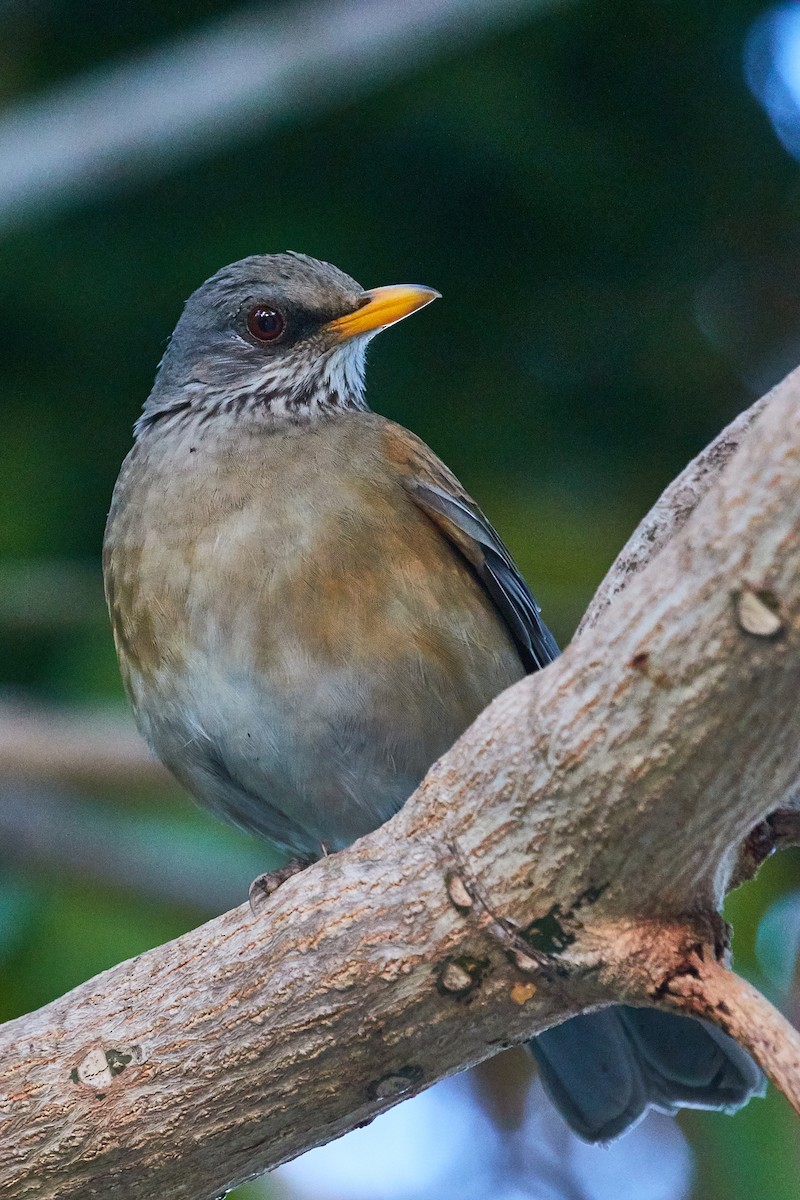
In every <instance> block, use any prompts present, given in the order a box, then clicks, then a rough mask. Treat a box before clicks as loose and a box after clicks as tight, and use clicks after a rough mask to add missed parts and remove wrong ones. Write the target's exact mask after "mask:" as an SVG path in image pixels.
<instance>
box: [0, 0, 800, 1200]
mask: <svg viewBox="0 0 800 1200" xmlns="http://www.w3.org/2000/svg"><path fill="white" fill-rule="evenodd" d="M798 157H800V4H794V3H793V4H788V5H782V6H777V7H776V6H770V5H765V4H764V3H763V2H758V0H618V2H617V3H615V4H595V3H590V2H588V0H303V2H301V0H295V2H294V3H291V4H289V3H280V4H278V3H271V4H270V3H262V4H259V5H253V6H251V7H247V8H242V7H239V5H238V4H231V3H228V2H227V0H195V2H194V3H193V4H192V5H186V4H184V3H182V2H181V0H137V2H136V3H131V4H127V5H113V6H112V5H107V4H98V3H93V2H91V0H30V2H28V3H20V2H19V0H0V327H1V328H2V354H1V355H0V376H2V384H1V385H0V387H1V391H0V396H1V398H0V1018H2V1019H7V1018H11V1017H14V1016H17V1015H19V1014H21V1013H23V1012H26V1011H28V1010H30V1009H32V1008H34V1007H37V1006H39V1005H41V1004H44V1003H46V1002H47V1001H49V1000H51V999H52V998H54V997H55V996H58V995H60V994H61V993H63V992H64V991H65V990H67V989H68V988H70V987H72V986H74V985H75V984H77V983H79V982H81V981H82V980H84V979H86V978H88V977H89V976H91V975H92V974H94V973H96V972H97V971H100V970H102V969H103V968H105V967H107V966H110V965H111V964H113V963H116V962H118V961H120V960H121V959H123V958H126V957H128V956H130V955H133V954H137V953H139V952H140V951H143V950H146V949H148V948H149V947H151V946H153V945H155V944H157V943H160V942H162V941H164V940H166V939H168V938H172V937H175V936H177V935H179V934H180V933H182V932H183V931H184V930H186V929H188V928H190V927H192V926H194V925H196V924H198V923H199V922H200V921H202V920H204V919H206V918H208V917H210V916H213V915H215V914H216V913H218V912H220V911H222V910H223V909H225V908H226V907H228V906H231V905H233V904H236V903H239V902H241V900H242V898H243V896H244V895H245V893H246V888H247V885H248V883H249V881H250V879H251V878H252V877H253V876H254V875H255V874H257V873H258V872H259V871H261V870H263V869H265V868H266V867H268V866H270V865H272V863H273V861H274V860H273V859H272V858H271V857H270V854H269V852H268V851H267V850H265V848H264V847H263V846H260V845H257V844H255V843H254V842H253V841H252V840H249V839H247V838H246V837H244V836H241V835H239V834H237V833H236V832H235V831H231V830H228V829H225V828H223V827H222V826H220V825H218V824H217V823H216V822H215V821H214V820H212V818H210V817H206V816H205V815H203V814H202V813H200V812H199V811H197V810H196V809H195V808H194V807H193V806H192V804H191V803H190V802H189V801H188V800H187V798H186V797H185V796H184V795H183V794H182V793H181V792H180V790H179V789H178V788H177V786H175V785H172V784H170V783H169V781H168V780H167V779H166V777H165V775H164V774H163V773H162V772H161V770H160V768H158V767H157V766H156V764H154V763H151V762H150V761H149V760H148V758H147V755H146V753H145V751H144V749H143V747H142V745H141V743H140V742H139V741H138V738H137V735H136V734H135V731H134V730H133V726H132V721H131V719H130V717H129V715H128V712H127V709H126V706H125V702H124V699H123V696H122V690H121V685H120V682H119V678H118V673H117V666H116V662H115V658H114V652H113V647H112V642H111V636H110V633H109V630H108V627H107V622H106V615H105V611H104V606H103V599H102V587H101V577H100V561H99V556H100V544H101V539H102V533H103V524H104V520H105V515H106V512H107V509H108V502H109V497H110V494H111V489H112V487H113V483H114V480H115V477H116V474H117V471H118V468H119V464H120V462H121V460H122V458H123V456H124V455H125V453H126V452H127V449H128V447H129V444H130V441H131V425H132V422H133V420H134V418H135V417H136V415H137V411H138V409H139V406H140V405H141V403H142V402H143V400H144V399H145V397H146V395H147V393H148V390H149V387H150V383H151V380H152V377H153V373H154V370H155V367H156V364H157V362H158V360H159V358H160V356H161V354H162V352H163V349H164V345H165V340H166V338H167V336H168V335H169V333H170V331H171V329H172V327H173V325H174V323H175V320H176V319H177V316H178V314H179V312H180V308H181V304H182V302H183V300H184V298H185V297H186V296H187V295H188V293H189V292H190V291H192V290H193V289H194V288H195V287H196V286H197V285H198V284H199V283H200V282H202V280H203V279H205V278H206V276H208V275H209V274H211V273H212V272H213V271H214V270H216V269H217V268H218V267H219V266H221V265H222V264H223V263H226V262H229V261H231V260H233V259H236V258H239V257H241V256H243V255H246V254H251V253H260V252H268V251H275V250H284V249H296V250H302V251H306V252H308V253H310V254H313V255H316V256H318V257H322V258H326V259H329V260H331V261H332V262H334V263H336V264H337V265H339V266H341V267H342V268H343V269H344V270H346V271H347V272H349V273H351V274H353V275H354V276H355V277H356V278H357V279H359V280H360V281H361V282H362V283H363V284H364V285H366V286H374V285H377V284H385V283H394V282H404V281H409V280H411V281H417V282H423V283H427V284H431V285H434V286H436V287H437V288H439V289H440V290H441V291H442V293H443V294H444V300H443V302H442V303H440V304H437V305H436V306H435V307H434V308H433V309H431V310H430V311H429V312H426V313H425V315H424V317H422V318H421V319H419V320H417V321H412V322H409V323H408V324H404V325H403V327H402V329H401V330H398V331H395V332H393V333H392V334H391V335H390V336H389V337H387V338H386V339H381V340H380V342H379V343H378V344H376V345H375V346H374V348H373V352H372V362H371V368H370V376H369V397H370V400H371V403H372V405H373V406H374V407H375V408H377V409H379V410H380V411H381V412H383V413H385V414H386V415H388V416H390V417H393V418H395V419H397V420H399V421H401V422H403V423H404V424H407V425H409V426H410V427H411V428H412V429H414V430H415V431H416V432H417V433H419V434H420V435H421V436H422V437H423V438H424V439H425V440H426V441H428V442H429V443H430V444H431V445H432V446H433V447H434V448H435V449H436V450H437V451H438V452H439V454H441V456H442V457H443V458H444V459H445V460H446V462H447V463H448V464H449V465H450V466H451V467H452V468H453V469H454V470H455V471H456V472H457V473H458V474H459V475H460V477H461V478H462V480H463V481H464V483H465V484H466V485H467V487H468V488H469V490H470V491H471V492H472V493H473V494H474V495H475V497H476V498H477V499H478V501H479V502H480V503H481V505H482V506H483V508H484V509H485V510H486V512H487V513H488V514H489V516H490V518H491V519H492V520H493V522H494V523H495V524H496V525H497V526H498V528H499V529H500V531H501V533H502V534H503V535H504V537H505V538H506V540H507V541H508V543H509V545H510V546H511V548H512V550H513V552H514V554H515V555H516V557H517V559H518V561H519V563H520V565H521V566H522V568H523V570H524V572H525V574H526V576H527V578H528V580H529V581H530V583H531V584H532V586H533V587H534V590H535V591H536V593H537V595H538V598H539V600H540V602H541V603H542V605H543V608H544V610H545V616H546V617H547V619H548V622H549V623H550V624H551V625H552V627H553V629H554V630H555V631H556V633H557V634H558V636H559V638H560V639H561V640H562V642H564V643H566V642H567V641H568V640H569V638H570V635H571V633H572V631H573V630H574V628H575V626H576V624H577V621H578V620H579V618H580V615H581V613H582V612H583V610H584V608H585V606H586V604H587V602H588V600H589V598H590V596H591V594H592V592H593V590H594V588H595V587H596V585H597V584H598V583H599V581H600V579H601V577H602V575H603V573H604V572H605V570H606V568H607V567H608V565H609V564H610V562H611V560H612V559H613V557H614V555H615V554H616V552H617V551H618V550H619V548H620V547H621V546H622V544H623V542H624V540H625V538H626V537H627V535H628V534H629V533H630V531H631V530H632V529H633V527H634V526H635V525H636V523H637V521H638V520H639V519H640V517H641V516H642V515H643V514H644V513H645V511H646V510H647V509H648V507H649V506H650V505H651V503H652V502H653V501H654V500H655V499H656V497H657V496H658V494H659V492H660V491H661V489H662V488H663V487H664V486H665V485H666V484H667V483H668V482H669V481H670V479H671V478H672V477H673V476H674V475H675V474H676V473H677V472H678V471H679V470H680V469H681V468H682V467H683V466H684V464H685V463H686V461H687V460H688V459H689V458H690V457H691V456H692V455H694V454H695V453H696V452H697V451H699V450H700V449H701V448H702V447H703V446H704V445H705V443H706V442H707V441H708V440H709V439H711V438H712V437H713V436H714V435H715V434H716V433H717V432H718V430H719V429H720V428H721V427H722V426H723V425H724V424H725V423H727V422H728V421H729V420H730V419H731V418H732V417H733V416H735V415H736V414H737V413H738V412H739V411H740V410H741V409H742V408H744V407H745V406H746V405H747V404H748V403H750V401H751V400H752V399H754V398H755V397H756V395H758V394H759V393H761V392H762V391H763V390H764V389H766V388H767V387H769V386H770V385H771V384H773V383H774V382H777V380H778V379H779V378H780V377H781V376H782V375H783V374H784V373H785V372H786V371H787V370H788V369H789V368H791V367H793V366H794V365H795V364H796V363H797V362H798V361H800V173H799V172H798V164H797V158H798ZM728 916H729V919H730V920H732V921H733V923H734V926H735V933H736V936H735V941H734V947H735V954H736V962H737V966H738V968H739V970H740V971H742V972H743V973H744V974H745V975H747V976H748V977H749V978H751V979H752V980H753V981H754V982H755V983H756V984H757V985H758V986H759V987H761V988H762V989H763V990H764V991H765V992H766V993H767V994H768V995H770V997H771V998H772V999H773V1000H775V1001H776V1002H777V1003H778V1004H780V1005H781V1006H782V1007H783V1009H784V1011H786V1012H788V1013H789V1014H790V1015H792V1013H794V1016H795V1019H797V1016H798V1014H800V988H799V987H798V972H797V951H798V944H799V943H800V851H792V852H787V853H785V854H783V855H782V856H779V857H778V858H777V859H774V860H772V861H770V862H769V863H767V865H766V867H765V868H764V869H763V870H762V872H761V876H760V878H759V879H758V880H757V882H755V883H753V884H750V885H748V886H747V887H746V888H744V889H742V890H741V891H740V892H739V893H736V894H734V895H733V896H732V897H731V898H730V901H729V906H728ZM799 1181H800V1137H799V1136H798V1127H797V1124H796V1119H795V1118H793V1117H792V1116H791V1114H790V1112H789V1110H788V1106H787V1105H786V1104H785V1103H784V1102H783V1101H782V1099H781V1098H780V1097H777V1096H775V1094H774V1093H772V1092H771V1093H770V1095H769V1096H768V1098H767V1099H766V1100H763V1101H756V1102H753V1103H752V1104H751V1105H750V1106H749V1107H748V1108H747V1109H746V1110H745V1111H744V1112H742V1113H740V1114H739V1115H738V1116H736V1117H735V1118H725V1117H723V1116H716V1115H708V1114H702V1113H690V1114H684V1115H683V1116H682V1117H681V1118H680V1120H679V1121H677V1122H676V1121H672V1120H669V1119H667V1118H663V1117H658V1116H654V1117H651V1118H649V1119H648V1120H647V1121H646V1122H645V1123H644V1124H643V1125H642V1126H640V1127H639V1129H638V1130H637V1131H636V1132H635V1133H634V1134H632V1135H631V1136H629V1137H628V1138H626V1139H624V1140H623V1141H621V1142H620V1143H618V1144H616V1145H615V1146H613V1147H612V1148H611V1149H609V1150H605V1151H604V1150H596V1149H591V1148H588V1147H585V1146H583V1145H582V1144H581V1143H579V1142H577V1141H576V1140H575V1139H574V1138H572V1136H571V1135H570V1134H569V1133H568V1131H567V1130H566V1129H565V1128H564V1126H563V1125H562V1124H561V1123H560V1121H559V1119H558V1118H557V1117H556V1116H555V1115H554V1114H553V1112H552V1111H551V1109H550V1108H549V1106H548V1105H547V1104H546V1103H545V1102H543V1099H542V1096H541V1093H540V1091H539V1087H538V1084H536V1083H535V1082H534V1081H533V1069H532V1067H531V1065H530V1064H529V1063H528V1060H527V1058H526V1057H525V1056H524V1054H523V1053H522V1052H512V1053H509V1054H506V1055H503V1056H501V1057H500V1058H497V1059H495V1060H494V1061H493V1062H491V1063H489V1064H486V1065H485V1066H484V1067H483V1068H481V1069H479V1070H478V1071H476V1072H473V1073H472V1074H471V1075H469V1076H464V1077H462V1078H460V1079H456V1080H452V1081H449V1082H448V1083H446V1084H444V1085H440V1086H439V1087H437V1088H434V1089H432V1090H431V1091H430V1092H428V1093H426V1094H424V1095H423V1096H420V1097H418V1098H417V1099H415V1100H412V1101H409V1102H408V1103H406V1104H404V1105H401V1106H400V1107H399V1108H397V1109H395V1110H393V1111H392V1112H391V1113H389V1114H387V1115H385V1116H384V1117H382V1118H380V1119H379V1120H378V1121H376V1122H375V1123H374V1124H373V1125H372V1126H370V1127H369V1128H367V1129H364V1130H359V1131H357V1132H356V1133H354V1134H352V1135H350V1136H349V1137H347V1138H345V1139H343V1140H342V1141H340V1142H338V1143H336V1144H335V1145H332V1146H330V1147H327V1148H323V1149H321V1150H318V1151H314V1152H312V1153H311V1154H308V1155H306V1156H304V1157H303V1158H302V1159H300V1160H298V1161H297V1162H296V1163H294V1164H291V1165H290V1166H288V1167H286V1168H283V1169H282V1170H280V1171H278V1172H276V1173H275V1174H274V1175H272V1176H271V1177H269V1178H268V1179H266V1180H262V1181H259V1182H256V1183H253V1184H249V1185H247V1186H245V1187H243V1188H241V1189H239V1190H237V1192H236V1193H235V1195H236V1197H237V1198H238V1200H245V1198H248V1200H255V1198H256V1197H284V1198H287V1200H288V1198H292V1197H294V1198H296V1200H303V1198H305V1197H308V1198H309V1200H311V1198H315V1200H316V1198H318V1200H361V1198H363V1200H427V1198H429V1197H430V1198H432V1197H437V1198H441V1197H445V1198H446V1197H449V1196H451V1195H452V1196H456V1195H457V1196H458V1197H460V1198H461V1200H473V1198H474V1200H484V1198H486V1197H492V1198H493V1200H494V1198H496V1200H512V1198H513V1200H522V1198H524V1197H536V1198H543V1200H628V1198H630V1200H683V1198H686V1200H689V1198H695V1200H723V1198H724V1200H745V1198H748V1200H749V1197H751V1196H753V1195H763V1196H768V1197H770V1198H771V1200H784V1198H785V1200H789V1198H790V1197H791V1198H792V1200H794V1198H796V1196H797V1195H798V1190H799V1188H800V1182H799Z"/></svg>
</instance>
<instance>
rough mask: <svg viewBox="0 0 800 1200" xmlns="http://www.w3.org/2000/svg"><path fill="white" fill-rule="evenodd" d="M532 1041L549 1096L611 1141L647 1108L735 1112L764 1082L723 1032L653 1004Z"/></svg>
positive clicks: (592, 1134)
mask: <svg viewBox="0 0 800 1200" xmlns="http://www.w3.org/2000/svg"><path fill="white" fill-rule="evenodd" d="M528 1044H529V1047H530V1050H531V1053H532V1054H533V1057H534V1058H535V1059H536V1061H537V1063H538V1064H539V1074H540V1076H541V1079H542V1083H543V1084H544V1087H545V1090H546V1092H547V1094H548V1095H549V1096H550V1099H551V1100H552V1101H553V1103H554V1104H555V1106H556V1108H557V1109H558V1111H559V1112H560V1113H561V1115H562V1116H563V1117H564V1119H565V1120H566V1121H567V1123H568V1124H569V1125H570V1126H571V1127H572V1128H573V1129H574V1130H575V1132H576V1133H577V1134H579V1135H580V1137H582V1138H584V1139H585V1140H586V1141H587V1142H609V1141H611V1140H612V1138H615V1137H618V1136H619V1134H621V1133H624V1132H625V1131H626V1130H627V1129H630V1128H631V1127H632V1126H633V1125H635V1124H636V1122H637V1121H638V1120H639V1119H640V1118H641V1117H642V1116H643V1115H644V1113H645V1112H646V1111H647V1109H648V1108H650V1107H652V1108H657V1109H660V1110H661V1112H668V1113H674V1112H676V1111H677V1110H678V1109H679V1108H711V1109H721V1110H723V1111H724V1112H729V1113H730V1112H736V1110H737V1109H739V1108H741V1107H742V1105H743V1104H746V1103H747V1101H748V1100H749V1099H750V1097H751V1096H754V1095H763V1093H764V1087H765V1083H766V1081H765V1079H764V1076H763V1075H762V1074H761V1072H760V1071H759V1069H758V1067H757V1066H756V1065H755V1063H754V1062H753V1060H752V1059H751V1058H750V1056H749V1055H748V1054H746V1053H745V1052H744V1050H742V1049H741V1047H740V1046H738V1045H737V1044H736V1042H734V1040H733V1039H732V1038H729V1037H728V1036H727V1034H725V1033H723V1032H722V1030H721V1029H717V1028H716V1026H714V1025H709V1024H707V1023H706V1022H705V1021H698V1020H695V1019H694V1018H692V1017H681V1016H677V1015H673V1014H672V1013H667V1012H661V1011H660V1010H658V1009H654V1008H628V1007H623V1006H622V1005H614V1006H613V1007H611V1008H606V1009H602V1010H601V1011H599V1012H595V1013H585V1014H583V1015H582V1016H579V1017H573V1018H572V1019H571V1020H569V1021H565V1022H564V1024H563V1025H556V1026H555V1027H554V1028H553V1029H548V1030H546V1031H545V1032H544V1033H540V1034H539V1036H538V1037H537V1038H534V1040H533V1041H532V1042H529V1043H528Z"/></svg>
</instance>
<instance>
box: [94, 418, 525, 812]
mask: <svg viewBox="0 0 800 1200" xmlns="http://www.w3.org/2000/svg"><path fill="white" fill-rule="evenodd" d="M348 420H349V421H350V422H352V423H354V422H355V418H353V417H350V418H348ZM354 432H355V431H354ZM366 433H367V434H370V433H371V429H370V428H369V427H367V429H366ZM174 441H175V444H174V445H173V446H172V447H170V446H168V445H167V446H165V445H164V443H163V442H162V443H161V444H155V443H154V444H153V446H152V447H147V446H146V445H144V446H143V445H142V444H141V443H140V444H139V446H138V447H137V449H136V450H135V451H134V452H133V455H132V456H131V458H130V459H129V460H128V462H127V464H126V467H125V469H124V471H123V473H122V475H121V477H120V481H119V484H118V487H117V491H116V493H115V497H114V502H113V506H112V511H111V515H110V518H109V524H108V530H107V536H106V546H105V559H104V561H105V573H106V586H107V593H108V601H109V608H110V611H111V615H112V622H113V626H114V632H115V638H116V641H117V647H118V652H119V655H120V660H121V662H122V665H123V674H124V676H125V678H126V685H127V687H128V690H129V693H130V695H131V698H132V700H133V703H134V707H135V709H136V711H137V715H138V719H139V722H140V726H141V727H142V729H143V731H144V732H145V734H146V735H147V736H148V737H149V740H150V741H151V743H152V744H154V745H155V747H156V749H157V751H158V752H159V754H160V755H161V756H162V757H163V758H165V759H166V760H167V761H168V762H169V765H171V766H173V769H176V771H177V773H179V774H180V769H179V767H178V768H176V765H175V758H176V755H178V756H179V751H178V749H177V747H178V746H179V745H180V744H181V743H183V744H185V742H186V740H187V739H192V738H193V739H195V741H196V742H198V743H202V742H204V741H206V742H208V743H209V744H211V743H213V744H214V745H215V747H216V751H215V752H219V753H222V754H223V755H224V756H225V760H226V762H228V763H229V764H230V763H234V767H235V770H236V771H237V772H238V775H239V776H240V777H241V776H242V775H246V776H247V778H246V786H247V788H248V789H255V790H256V791H258V789H259V787H260V786H261V783H260V782H259V781H260V780H261V781H263V780H269V782H270V787H272V789H273V790H278V791H282V792H283V793H284V794H287V793H290V792H293V793H302V792H304V791H305V793H306V794H309V793H310V791H313V790H314V787H316V788H317V791H318V790H319V785H318V784H317V785H314V784H313V782H312V781H313V778H314V777H315V775H316V776H317V777H322V776H324V775H325V774H326V773H327V775H328V777H329V778H331V779H333V778H334V777H336V776H337V772H338V778H339V782H338V784H336V788H338V793H341V792H342V789H344V790H345V791H349V793H350V794H351V800H352V799H353V797H356V801H357V803H361V801H360V800H358V794H359V793H360V792H370V791H372V792H376V791H377V792H379V791H380V788H381V787H383V788H384V790H386V788H387V787H388V786H389V784H391V787H389V790H390V791H392V789H394V790H393V794H392V797H391V799H390V801H389V800H387V802H386V805H385V806H384V807H386V806H388V808H389V811H393V810H394V808H396V807H397V806H398V804H399V803H401V802H402V799H404V798H405V796H406V795H407V794H408V792H409V791H410V790H412V789H413V787H414V785H415V783H416V781H417V780H418V779H419V778H421V776H422V775H423V774H424V773H425V771H426V770H427V768H428V766H429V765H430V764H431V763H432V762H433V761H434V759H435V758H436V757H437V756H438V755H439V754H441V753H442V752H443V751H444V750H445V749H446V748H447V747H448V746H449V745H450V744H451V743H452V742H453V741H454V740H455V738H456V737H457V736H458V735H459V734H460V733H461V732H462V730H463V729H464V728H465V727H466V725H467V724H469V722H470V721H471V720H472V719H473V718H474V717H475V716H476V715H477V713H478V712H479V711H480V710H481V709H482V708H483V707H484V706H485V705H486V704H487V703H488V701H489V700H490V699H491V698H492V697H493V696H494V695H495V694H497V692H499V691H500V690H502V688H503V687H505V686H507V685H508V684H509V683H511V682H513V680H514V679H516V678H519V677H520V676H521V675H522V673H523V672H522V668H521V664H520V662H519V659H518V656H517V654H516V651H515V650H514V648H513V645H512V643H511V640H510V638H509V636H508V634H507V632H506V630H505V628H504V626H503V625H502V622H501V621H500V620H499V619H498V618H497V615H496V613H495V611H494V609H493V607H492V605H491V602H490V601H489V600H488V598H487V597H486V596H485V594H484V593H483V590H482V589H481V587H480V585H479V584H478V583H477V581H476V580H475V579H474V577H473V575H472V573H471V571H470V569H469V568H468V567H467V565H466V564H465V563H464V562H463V561H462V560H461V559H460V557H459V556H458V555H457V554H456V553H455V552H454V551H453V549H452V547H451V546H450V545H449V543H447V542H446V541H445V539H444V538H443V537H442V536H441V534H440V533H439V532H438V530H437V529H436V528H435V526H434V525H433V524H432V523H431V522H430V521H429V520H428V518H427V517H426V516H425V514H424V513H422V512H421V511H420V510H419V509H418V508H417V507H416V505H415V504H414V502H413V500H412V499H410V497H409V496H408V494H407V492H406V490H405V489H404V488H403V487H402V486H400V484H399V483H398V481H397V480H396V479H395V478H393V476H392V473H391V471H390V470H389V468H388V467H387V465H386V464H385V462H384V461H383V459H382V456H381V454H380V450H379V444H377V443H376V439H375V438H373V437H370V436H364V437H357V436H356V437H353V436H352V435H351V431H350V430H345V431H344V432H342V431H341V430H339V429H336V428H334V429H332V430H330V431H327V433H326V432H322V431H321V432H320V433H318V434H316V435H313V434H310V433H308V432H306V433H305V434H303V435H300V436H295V437H292V436H285V437H280V438H279V437H275V436H273V437H263V436H262V437H261V438H257V437H253V438H250V439H248V438H242V437H241V436H239V437H237V438H236V440H235V442H234V443H233V444H227V443H226V442H225V440H224V439H223V440H220V439H216V441H215V443H214V444H208V445H204V444H203V442H202V441H201V440H198V443H197V446H196V447H195V448H194V449H192V448H191V445H190V444H189V442H187V440H186V438H184V439H183V440H180V439H178V438H174ZM165 743H169V744H168V745H167V744H165ZM290 760H294V766H291V767H290V766H288V765H287V763H289V761H290ZM234 767H231V769H234ZM392 778H393V779H394V782H392ZM188 782H189V783H190V786H192V781H191V780H188ZM336 788H335V789H334V790H336ZM398 789H399V791H400V792H402V795H400V796H399V799H398ZM193 790H195V791H197V790H198V788H197V786H194V787H193ZM376 803H377V804H378V807H380V796H379V795H377V796H376ZM389 811H382V812H381V814H380V816H378V815H377V814H376V813H372V814H371V815H370V816H369V818H366V817H365V818H364V820H366V822H367V823H366V828H372V827H373V826H374V825H375V824H377V823H379V819H385V817H386V816H388V815H389ZM340 823H341V822H340ZM360 831H361V832H364V831H365V830H364V828H360Z"/></svg>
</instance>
